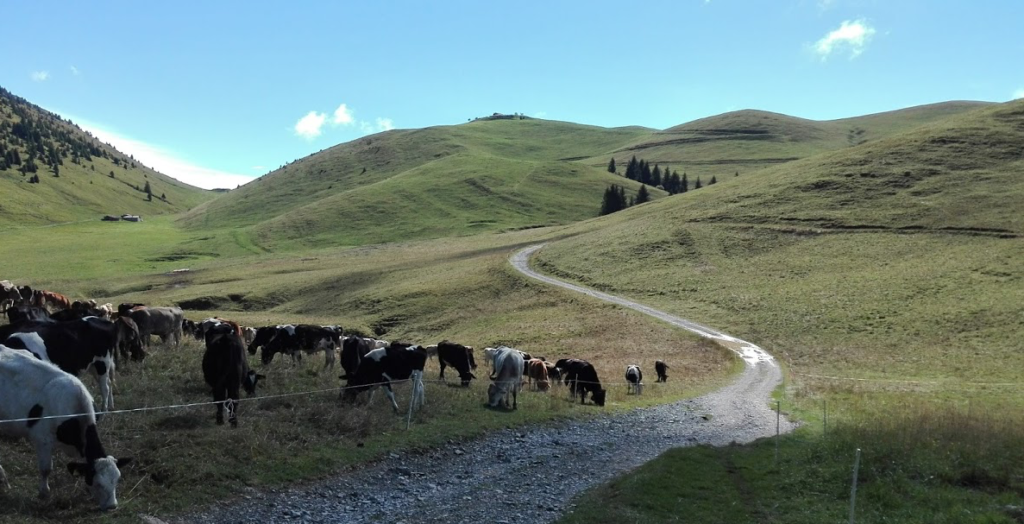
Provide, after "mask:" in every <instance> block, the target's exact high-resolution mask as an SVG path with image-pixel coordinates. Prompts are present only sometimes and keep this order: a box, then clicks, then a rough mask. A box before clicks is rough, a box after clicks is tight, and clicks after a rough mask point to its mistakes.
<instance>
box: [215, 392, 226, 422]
mask: <svg viewBox="0 0 1024 524" xmlns="http://www.w3.org/2000/svg"><path fill="white" fill-rule="evenodd" d="M226 400H227V390H226V389H224V388H222V387H215V388H213V401H214V406H216V408H217V425H223V424H224V402H225V401H226Z"/></svg>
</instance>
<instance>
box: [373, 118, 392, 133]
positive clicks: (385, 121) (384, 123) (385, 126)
mask: <svg viewBox="0 0 1024 524" xmlns="http://www.w3.org/2000/svg"><path fill="white" fill-rule="evenodd" d="M394 128H395V123H394V122H393V121H392V120H391V119H390V118H377V129H380V130H381V131H391V130H392V129H394Z"/></svg>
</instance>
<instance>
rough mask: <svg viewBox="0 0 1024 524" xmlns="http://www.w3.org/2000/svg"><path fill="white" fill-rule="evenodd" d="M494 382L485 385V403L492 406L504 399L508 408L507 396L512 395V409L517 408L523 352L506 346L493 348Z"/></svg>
mask: <svg viewBox="0 0 1024 524" xmlns="http://www.w3.org/2000/svg"><path fill="white" fill-rule="evenodd" d="M491 355H492V357H491V358H492V359H493V360H492V363H493V364H494V376H493V377H492V378H491V380H493V381H494V382H492V383H491V385H490V386H488V387H487V404H488V405H489V406H491V407H492V408H494V407H497V406H498V403H500V402H502V400H504V403H505V408H508V407H509V405H508V396H509V394H511V395H512V409H519V390H520V389H522V388H523V366H524V364H523V352H522V351H519V350H518V349H513V348H510V347H507V346H499V347H497V348H494V352H493V353H492V354H491Z"/></svg>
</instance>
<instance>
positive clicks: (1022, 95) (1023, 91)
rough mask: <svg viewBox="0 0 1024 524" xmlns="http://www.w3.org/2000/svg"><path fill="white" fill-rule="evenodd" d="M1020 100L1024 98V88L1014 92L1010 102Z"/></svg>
mask: <svg viewBox="0 0 1024 524" xmlns="http://www.w3.org/2000/svg"><path fill="white" fill-rule="evenodd" d="M1020 98H1024V87H1022V88H1020V89H1018V90H1016V91H1014V92H1013V97H1012V98H1010V100H1017V99H1020Z"/></svg>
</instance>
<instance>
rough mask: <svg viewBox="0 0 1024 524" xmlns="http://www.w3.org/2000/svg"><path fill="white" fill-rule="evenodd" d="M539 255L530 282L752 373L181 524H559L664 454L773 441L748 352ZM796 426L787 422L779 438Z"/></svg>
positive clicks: (763, 363)
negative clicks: (585, 495) (593, 492)
mask: <svg viewBox="0 0 1024 524" xmlns="http://www.w3.org/2000/svg"><path fill="white" fill-rule="evenodd" d="M541 247H542V245H537V246H532V247H529V248H526V249H523V250H521V251H519V252H517V253H516V254H514V255H513V256H512V258H511V260H510V261H511V263H512V265H513V266H514V267H515V268H516V269H517V270H519V271H521V272H522V273H524V274H525V275H527V276H529V277H530V278H534V279H537V280H540V281H542V282H545V283H548V284H551V285H555V286H560V287H563V288H566V289H570V290H573V291H577V292H580V293H584V294H586V295H589V296H592V297H594V298H597V299H600V300H605V301H608V302H612V303H615V304H619V305H621V306H623V307H628V308H631V309H635V310H637V311H640V312H642V313H645V314H648V315H651V316H653V317H655V318H658V319H660V320H663V321H665V322H668V323H669V324H672V325H674V326H678V327H681V328H683V329H687V330H690V331H693V332H694V333H697V334H699V335H701V336H703V337H707V338H711V339H714V340H717V341H719V342H720V343H721V344H723V345H724V346H726V347H728V348H729V349H731V350H733V351H735V352H736V353H737V354H738V355H740V357H741V358H743V360H744V361H745V363H746V367H745V369H744V371H743V373H741V374H740V376H739V377H737V379H736V380H735V381H734V382H733V383H732V384H730V385H728V386H726V387H724V388H721V389H719V390H716V391H714V392H712V393H709V394H707V395H704V396H702V397H699V398H695V399H690V400H685V401H681V402H676V403H673V404H666V405H662V406H656V407H652V408H643V409H634V410H632V411H629V412H627V413H623V414H619V415H614V416H610V417H603V418H600V419H595V420H591V421H585V422H574V421H569V422H562V423H557V424H554V425H550V426H543V427H535V428H530V429H529V430H504V431H499V432H496V433H492V434H490V435H488V436H485V437H482V438H480V439H477V440H474V441H472V442H470V443H466V444H461V445H452V446H450V447H448V448H439V449H434V450H431V451H428V452H425V453H420V454H411V453H403V454H391V455H389V456H388V457H387V458H385V459H384V460H381V461H380V462H378V463H376V464H373V465H371V466H369V467H366V468H363V469H360V470H357V471H353V472H350V473H345V474H342V475H339V476H337V477H335V478H332V479H328V480H324V481H320V482H318V483H316V484H313V485H308V486H304V487H302V488H296V489H293V490H285V491H279V492H271V493H260V492H256V491H253V492H251V493H249V494H245V495H243V498H244V499H245V500H235V501H231V502H227V503H224V504H221V505H219V506H215V507H213V508H207V509H206V510H205V511H204V512H203V513H201V514H193V515H187V516H184V517H181V518H179V519H176V520H178V521H180V522H203V523H217V524H221V523H228V522H231V523H236V522H325V523H326V522H330V523H370V522H393V523H396V524H398V523H412V522H425V523H456V522H458V523H461V522H465V523H475V522H497V523H499V524H512V523H537V522H551V521H553V520H556V519H557V518H558V517H559V516H560V515H562V514H563V513H564V512H565V511H567V510H570V509H571V500H572V499H573V497H575V496H576V495H578V494H580V493H582V492H583V491H585V490H586V489H588V488H591V487H593V486H595V485H597V484H600V483H603V482H606V481H607V480H609V479H611V478H612V477H613V476H615V475H617V474H619V473H622V472H623V471H626V470H629V469H632V468H634V467H636V466H639V465H640V464H643V463H644V462H647V461H649V460H651V459H653V458H655V457H656V456H658V455H659V454H661V453H662V452H664V451H665V450H667V449H669V448H672V447H678V446H689V445H695V444H711V445H726V444H729V443H730V442H739V443H745V442H750V441H753V440H755V439H758V438H762V437H767V436H771V435H774V434H775V424H776V415H775V413H774V412H773V411H772V410H771V409H770V408H769V407H768V400H769V398H770V395H771V392H772V390H773V389H774V388H775V386H777V385H778V384H779V383H780V381H781V379H782V374H781V371H780V370H779V367H778V365H777V364H776V363H775V361H774V359H772V357H771V355H769V354H768V353H767V352H765V351H764V350H762V349H761V348H759V347H757V346H756V345H754V344H751V343H750V342H746V341H743V340H740V339H737V338H735V337H731V336H729V335H726V334H724V333H721V332H719V331H716V330H714V329H711V328H709V327H707V326H702V325H700V324H697V323H695V322H691V321H689V320H686V319H682V318H679V317H676V316H673V315H669V314H667V313H664V312H662V311H658V310H656V309H652V308H650V307H647V306H644V305H642V304H638V303H636V302H633V301H630V300H626V299H623V298H619V297H615V296H612V295H609V294H607V293H601V292H599V291H594V290H591V289H587V288H584V287H581V286H576V285H573V284H569V283H566V282H562V281H560V280H556V279H553V278H550V277H547V276H544V275H541V274H538V273H536V272H534V271H533V270H531V269H530V268H529V267H528V261H529V257H530V255H532V254H533V253H535V252H536V251H537V250H538V249H540V248H541ZM791 429H792V425H791V424H790V422H789V421H788V420H785V419H783V420H782V431H783V432H788V431H790V430H791Z"/></svg>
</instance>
